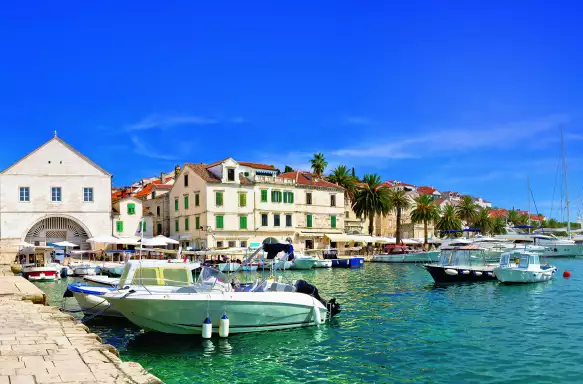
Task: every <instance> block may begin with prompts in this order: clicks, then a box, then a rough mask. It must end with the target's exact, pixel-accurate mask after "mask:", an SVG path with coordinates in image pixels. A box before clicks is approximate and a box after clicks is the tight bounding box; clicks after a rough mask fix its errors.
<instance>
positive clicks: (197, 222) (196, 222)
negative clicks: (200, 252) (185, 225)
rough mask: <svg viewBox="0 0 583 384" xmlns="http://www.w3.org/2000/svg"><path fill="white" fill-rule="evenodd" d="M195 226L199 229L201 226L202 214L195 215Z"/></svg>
mask: <svg viewBox="0 0 583 384" xmlns="http://www.w3.org/2000/svg"><path fill="white" fill-rule="evenodd" d="M194 227H195V229H199V228H200V216H195V217H194Z"/></svg>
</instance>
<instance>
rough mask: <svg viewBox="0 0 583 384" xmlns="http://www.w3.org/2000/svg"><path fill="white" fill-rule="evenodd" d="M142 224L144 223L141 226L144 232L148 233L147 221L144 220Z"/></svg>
mask: <svg viewBox="0 0 583 384" xmlns="http://www.w3.org/2000/svg"><path fill="white" fill-rule="evenodd" d="M141 223H142V225H141V227H142V232H146V221H145V220H142V221H141Z"/></svg>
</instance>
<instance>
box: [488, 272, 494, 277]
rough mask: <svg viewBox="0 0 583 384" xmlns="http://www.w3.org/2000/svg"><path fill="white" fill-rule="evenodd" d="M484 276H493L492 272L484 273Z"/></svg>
mask: <svg viewBox="0 0 583 384" xmlns="http://www.w3.org/2000/svg"><path fill="white" fill-rule="evenodd" d="M486 275H488V276H494V274H493V273H492V272H486Z"/></svg>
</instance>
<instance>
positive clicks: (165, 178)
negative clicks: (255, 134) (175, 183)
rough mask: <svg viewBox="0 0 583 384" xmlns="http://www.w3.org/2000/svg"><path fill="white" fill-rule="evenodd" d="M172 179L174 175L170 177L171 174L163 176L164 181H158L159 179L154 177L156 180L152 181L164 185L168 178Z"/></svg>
mask: <svg viewBox="0 0 583 384" xmlns="http://www.w3.org/2000/svg"><path fill="white" fill-rule="evenodd" d="M172 179H174V177H171V176H164V183H162V182H161V181H160V179H156V180H154V181H153V183H154V184H161V185H164V184H166V183H168V182H169V181H170V180H172Z"/></svg>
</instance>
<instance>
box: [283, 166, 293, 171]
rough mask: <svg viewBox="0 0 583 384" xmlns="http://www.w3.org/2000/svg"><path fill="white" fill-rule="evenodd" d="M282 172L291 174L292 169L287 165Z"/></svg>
mask: <svg viewBox="0 0 583 384" xmlns="http://www.w3.org/2000/svg"><path fill="white" fill-rule="evenodd" d="M283 171H284V172H293V171H294V169H293V168H292V167H290V166H289V165H286V166H285V168H284V170H283Z"/></svg>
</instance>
